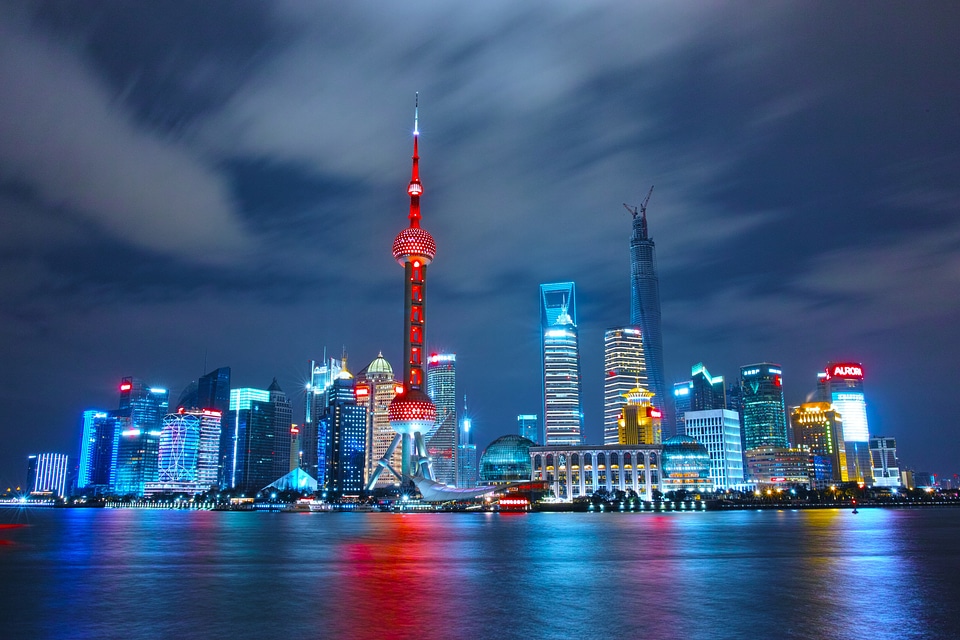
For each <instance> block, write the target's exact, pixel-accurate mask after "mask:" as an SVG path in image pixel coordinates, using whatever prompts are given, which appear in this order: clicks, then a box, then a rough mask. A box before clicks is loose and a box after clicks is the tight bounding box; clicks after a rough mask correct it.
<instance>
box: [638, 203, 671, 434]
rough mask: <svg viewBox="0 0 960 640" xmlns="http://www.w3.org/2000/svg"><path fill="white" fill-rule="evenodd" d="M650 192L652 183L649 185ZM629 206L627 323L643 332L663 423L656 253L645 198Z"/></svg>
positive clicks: (665, 413) (666, 416)
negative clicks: (631, 224)
mask: <svg viewBox="0 0 960 640" xmlns="http://www.w3.org/2000/svg"><path fill="white" fill-rule="evenodd" d="M650 193H653V187H651V188H650ZM650 193H648V194H647V198H646V200H644V202H643V204H642V205H641V206H640V207H637V208H634V209H631V210H630V211H631V213H632V214H633V235H632V236H631V237H630V324H632V325H636V326H639V327H640V330H641V331H642V333H643V355H644V362H645V365H646V370H647V385H646V386H647V388H648V389H649V390H650V391H652V392H653V405H654V406H655V407H657V408H659V409H660V410H661V412H662V413H663V416H664V422H665V423H666V424H668V425H669V424H672V422H671V420H672V418H671V411H670V407H669V406H668V405H669V404H670V403H669V399H668V398H667V395H666V394H667V385H666V381H665V377H664V373H663V336H662V334H661V332H660V280H659V278H658V277H657V253H656V245H655V244H654V242H653V238H651V237H650V236H649V234H648V233H647V202H648V201H649V200H650Z"/></svg>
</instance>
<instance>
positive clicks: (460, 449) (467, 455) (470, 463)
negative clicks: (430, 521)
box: [457, 397, 478, 489]
mask: <svg viewBox="0 0 960 640" xmlns="http://www.w3.org/2000/svg"><path fill="white" fill-rule="evenodd" d="M463 411H464V413H466V411H467V407H466V397H464V407H463ZM477 479H478V475H477V445H476V443H474V441H473V423H472V422H471V420H470V418H469V417H468V416H464V417H463V420H461V421H460V444H459V445H457V486H458V487H460V488H462V489H466V488H469V487H475V486H477Z"/></svg>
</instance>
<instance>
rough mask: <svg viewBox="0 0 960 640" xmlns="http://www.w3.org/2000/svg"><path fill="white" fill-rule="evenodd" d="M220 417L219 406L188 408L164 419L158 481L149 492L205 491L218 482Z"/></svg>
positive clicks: (148, 487)
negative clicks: (217, 408)
mask: <svg viewBox="0 0 960 640" xmlns="http://www.w3.org/2000/svg"><path fill="white" fill-rule="evenodd" d="M220 418H221V413H220V412H219V411H217V410H216V409H184V408H183V407H181V408H180V409H178V411H177V413H170V414H167V415H166V416H164V418H163V427H162V428H161V430H160V445H159V449H160V453H159V456H158V464H157V467H158V473H157V481H156V482H148V483H146V488H145V492H146V493H147V494H148V495H150V494H157V493H186V494H188V495H192V494H196V493H202V492H204V491H208V490H210V489H212V488H214V487H215V486H216V485H217V476H218V471H219V456H218V453H219V448H220Z"/></svg>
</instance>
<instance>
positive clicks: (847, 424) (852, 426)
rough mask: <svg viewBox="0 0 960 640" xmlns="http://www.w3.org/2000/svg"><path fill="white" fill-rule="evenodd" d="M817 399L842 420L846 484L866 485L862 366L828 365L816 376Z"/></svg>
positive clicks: (867, 440)
mask: <svg viewBox="0 0 960 640" xmlns="http://www.w3.org/2000/svg"><path fill="white" fill-rule="evenodd" d="M818 384H819V389H820V395H821V399H822V400H824V401H826V402H830V404H832V405H833V409H834V411H836V412H837V413H839V414H840V417H841V419H842V420H843V442H844V445H845V447H846V451H847V470H848V472H849V476H850V480H852V481H855V482H870V481H871V480H872V476H873V473H872V471H871V467H872V463H871V460H870V428H869V425H868V424H867V403H866V400H865V398H864V395H863V365H862V364H860V363H859V362H831V363H829V364H828V365H827V368H826V372H825V374H824V373H821V374H819V375H818Z"/></svg>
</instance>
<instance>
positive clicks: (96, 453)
mask: <svg viewBox="0 0 960 640" xmlns="http://www.w3.org/2000/svg"><path fill="white" fill-rule="evenodd" d="M116 421H117V418H116V417H115V416H112V415H110V413H109V412H107V411H100V410H99V409H88V410H87V411H84V412H83V417H82V419H81V422H82V435H81V437H80V455H79V460H80V462H79V465H78V468H77V493H78V494H92V495H100V494H104V493H107V492H108V491H109V490H110V469H111V466H112V464H113V438H114V435H115V433H114V432H115V430H116Z"/></svg>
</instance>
